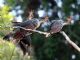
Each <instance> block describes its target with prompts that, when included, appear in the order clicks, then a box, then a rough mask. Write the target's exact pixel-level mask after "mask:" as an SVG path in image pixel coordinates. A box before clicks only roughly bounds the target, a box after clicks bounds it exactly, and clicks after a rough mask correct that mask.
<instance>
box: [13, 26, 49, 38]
mask: <svg viewBox="0 0 80 60" xmlns="http://www.w3.org/2000/svg"><path fill="white" fill-rule="evenodd" d="M13 28H21V29H24V30H27V31H32V32H37V33H40V34H44V35H46V37H47V36H48V35H50V33H48V32H42V31H39V30H32V29H26V28H24V27H20V26H15V27H13Z"/></svg>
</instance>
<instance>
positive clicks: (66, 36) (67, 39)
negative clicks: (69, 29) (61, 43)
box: [60, 31, 80, 52]
mask: <svg viewBox="0 0 80 60" xmlns="http://www.w3.org/2000/svg"><path fill="white" fill-rule="evenodd" d="M60 33H61V34H62V35H63V36H64V37H65V39H66V41H67V42H68V43H69V44H71V45H72V46H73V47H74V48H75V49H76V50H77V51H79V52H80V48H79V46H78V45H76V44H75V43H74V42H73V41H71V40H70V38H69V37H68V35H67V34H66V33H65V32H64V31H61V32H60Z"/></svg>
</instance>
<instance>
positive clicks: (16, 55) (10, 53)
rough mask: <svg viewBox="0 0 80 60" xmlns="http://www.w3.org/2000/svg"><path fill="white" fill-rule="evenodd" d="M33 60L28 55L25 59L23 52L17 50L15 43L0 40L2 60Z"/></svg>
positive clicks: (0, 59) (0, 56)
mask: <svg viewBox="0 0 80 60" xmlns="http://www.w3.org/2000/svg"><path fill="white" fill-rule="evenodd" d="M26 59H27V60H32V58H28V56H27V55H26V56H25V57H23V54H22V51H21V50H20V49H19V48H16V47H15V46H14V44H13V43H11V42H7V41H3V40H2V39H1V38H0V60H26Z"/></svg>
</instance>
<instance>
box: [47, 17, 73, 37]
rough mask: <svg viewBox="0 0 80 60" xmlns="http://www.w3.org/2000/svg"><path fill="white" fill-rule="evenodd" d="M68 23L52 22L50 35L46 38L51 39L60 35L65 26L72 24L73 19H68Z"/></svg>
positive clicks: (61, 21)
mask: <svg viewBox="0 0 80 60" xmlns="http://www.w3.org/2000/svg"><path fill="white" fill-rule="evenodd" d="M66 20H67V21H63V20H52V21H51V24H50V30H49V32H48V35H47V36H46V37H49V36H50V35H52V34H55V33H58V32H60V31H61V30H62V28H63V26H65V25H69V24H71V20H72V18H71V17H68V18H67V19H66Z"/></svg>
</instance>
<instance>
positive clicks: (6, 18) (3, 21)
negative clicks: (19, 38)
mask: <svg viewBox="0 0 80 60" xmlns="http://www.w3.org/2000/svg"><path fill="white" fill-rule="evenodd" d="M9 10H10V7H9V6H7V5H5V6H4V7H2V8H0V33H1V34H0V35H2V34H3V35H4V34H6V33H8V32H10V27H9V26H11V19H12V18H13V16H12V15H11V14H9Z"/></svg>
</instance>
